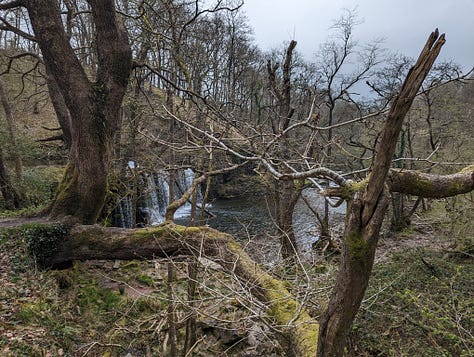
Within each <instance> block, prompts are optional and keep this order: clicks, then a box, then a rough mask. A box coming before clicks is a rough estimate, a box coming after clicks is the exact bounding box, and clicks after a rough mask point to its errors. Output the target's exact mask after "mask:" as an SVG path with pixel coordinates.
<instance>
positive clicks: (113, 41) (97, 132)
mask: <svg viewBox="0 0 474 357" xmlns="http://www.w3.org/2000/svg"><path fill="white" fill-rule="evenodd" d="M88 2H89V5H90V7H91V11H92V18H93V21H94V24H95V28H96V42H97V52H98V53H97V55H98V66H97V73H96V79H95V82H90V81H89V79H88V78H87V75H86V73H85V71H84V69H83V68H82V66H81V64H80V63H79V60H78V59H77V58H76V56H75V54H74V51H73V49H72V48H71V45H70V43H69V39H68V36H67V34H66V32H65V30H64V28H63V23H62V20H61V14H60V9H59V5H58V2H57V1H56V0H44V1H33V0H30V1H25V4H26V8H27V10H28V14H29V17H30V20H31V24H32V27H33V30H34V32H35V36H36V39H37V42H38V45H39V47H40V49H41V52H42V55H43V59H44V63H45V66H46V67H47V70H48V73H51V75H52V76H53V77H54V79H55V81H56V83H57V85H58V87H59V89H60V91H61V93H62V95H63V98H64V101H65V103H66V105H67V108H68V109H69V114H70V116H71V150H70V155H69V162H68V165H67V168H66V171H65V175H64V178H63V180H62V182H61V184H60V185H59V188H58V191H57V194H56V196H55V199H54V202H53V206H52V209H51V217H53V218H58V217H64V216H72V217H74V218H75V219H76V220H77V221H79V222H82V223H95V222H96V221H97V219H98V217H99V214H100V212H101V210H102V207H103V205H104V201H105V195H106V192H107V182H108V173H109V169H110V164H111V155H112V149H113V148H112V146H113V136H114V132H115V131H116V129H117V125H118V123H119V109H120V106H121V103H122V99H123V96H124V94H125V90H126V88H127V84H128V78H129V75H130V71H131V50H130V44H129V42H128V38H127V33H126V31H125V28H124V26H123V24H122V21H121V19H120V18H119V17H118V15H117V14H116V12H115V5H114V1H113V0H103V1H99V0H89V1H88Z"/></svg>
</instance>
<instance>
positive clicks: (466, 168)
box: [459, 165, 474, 174]
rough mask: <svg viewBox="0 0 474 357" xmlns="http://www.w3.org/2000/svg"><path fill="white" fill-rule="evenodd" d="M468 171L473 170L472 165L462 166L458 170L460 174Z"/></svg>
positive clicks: (473, 166)
mask: <svg viewBox="0 0 474 357" xmlns="http://www.w3.org/2000/svg"><path fill="white" fill-rule="evenodd" d="M469 172H474V165H469V166H466V167H465V168H463V169H462V170H461V171H459V173H460V174H466V173H469Z"/></svg>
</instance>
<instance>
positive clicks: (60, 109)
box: [46, 67, 72, 149]
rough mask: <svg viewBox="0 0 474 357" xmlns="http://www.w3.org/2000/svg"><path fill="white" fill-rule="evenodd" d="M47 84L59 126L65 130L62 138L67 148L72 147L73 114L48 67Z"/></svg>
mask: <svg viewBox="0 0 474 357" xmlns="http://www.w3.org/2000/svg"><path fill="white" fill-rule="evenodd" d="M46 84H47V85H48V92H49V97H50V98H51V103H52V104H53V107H54V111H55V112H56V117H57V118H58V123H59V126H60V128H61V130H62V132H63V134H62V140H63V141H64V145H65V146H66V148H67V149H70V148H71V142H72V139H71V116H70V115H69V109H68V108H67V105H66V102H65V101H64V97H63V94H62V93H61V89H60V88H59V86H58V84H57V83H56V79H54V76H53V75H52V74H51V73H50V72H49V70H48V67H46Z"/></svg>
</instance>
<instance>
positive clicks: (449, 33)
mask: <svg viewBox="0 0 474 357" xmlns="http://www.w3.org/2000/svg"><path fill="white" fill-rule="evenodd" d="M356 6H357V12H358V16H359V18H360V19H361V20H362V21H363V23H362V24H361V25H358V26H357V27H356V28H355V31H354V38H355V39H357V40H359V42H360V43H363V42H370V41H371V40H374V39H376V38H384V39H385V41H384V44H383V46H384V47H385V48H387V49H388V50H390V51H391V52H399V53H402V54H404V55H407V56H410V57H417V56H418V54H419V52H420V51H421V48H422V46H423V45H424V44H425V41H426V39H427V38H428V35H429V34H430V33H431V31H433V30H434V29H435V28H436V27H438V28H439V30H440V32H441V33H446V39H447V42H446V44H445V45H444V47H443V49H442V51H441V55H440V59H441V60H454V62H456V63H458V64H460V65H461V66H462V68H463V71H467V70H469V69H470V68H472V67H473V66H474V0H391V1H388V0H358V1H349V0H245V4H244V7H243V10H244V11H245V13H246V15H247V17H248V18H249V20H250V25H251V26H252V28H253V30H254V38H255V40H256V42H257V44H258V45H259V46H260V47H261V48H262V49H264V50H266V49H271V48H278V47H280V46H281V44H282V43H283V42H284V41H289V40H291V39H295V40H296V41H298V46H297V49H298V50H299V51H300V52H301V53H302V54H303V55H304V56H305V57H306V58H307V59H311V57H313V55H314V53H315V52H316V51H317V50H318V48H319V45H320V44H321V43H323V42H324V41H325V40H326V39H327V37H328V35H329V34H330V33H331V30H330V27H331V25H332V23H333V20H335V19H337V18H339V17H340V16H341V15H342V13H343V11H342V9H354V8H355V7H356Z"/></svg>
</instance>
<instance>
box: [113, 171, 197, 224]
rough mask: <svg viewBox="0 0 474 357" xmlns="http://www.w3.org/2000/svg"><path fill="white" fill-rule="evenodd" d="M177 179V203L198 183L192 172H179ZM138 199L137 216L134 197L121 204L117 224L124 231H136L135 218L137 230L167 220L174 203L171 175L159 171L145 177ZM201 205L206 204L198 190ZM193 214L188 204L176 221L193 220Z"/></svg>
mask: <svg viewBox="0 0 474 357" xmlns="http://www.w3.org/2000/svg"><path fill="white" fill-rule="evenodd" d="M175 176H176V179H175V182H174V183H173V185H174V187H175V197H174V199H177V198H179V197H181V196H182V194H183V193H184V192H186V191H187V190H188V189H189V188H190V187H191V185H192V183H193V180H194V171H193V170H191V169H189V168H188V169H185V170H178V171H177V172H176V175H175ZM136 181H137V182H138V184H137V185H138V187H136V188H135V189H136V190H137V191H138V197H136V201H137V202H136V205H135V207H136V212H132V210H133V206H134V205H133V204H132V197H131V196H130V195H127V196H125V197H123V198H122V199H121V200H120V203H119V204H118V205H117V207H116V209H115V215H114V216H115V217H120V219H116V220H115V222H114V224H115V225H116V226H119V227H123V228H133V227H132V226H133V224H132V222H133V220H132V217H133V215H135V217H136V221H137V222H136V223H137V226H144V225H152V226H155V225H158V224H160V223H162V222H163V221H164V220H165V214H166V207H168V205H169V203H170V195H169V189H170V184H171V183H170V175H169V173H168V172H166V171H158V172H154V173H141V174H140V177H139V179H138V180H136ZM197 190H198V192H197V195H198V202H202V193H201V190H200V187H198V189H197ZM190 212H191V203H190V202H186V203H185V204H184V205H183V206H182V207H180V208H179V209H178V210H177V211H176V213H175V218H183V217H186V216H189V214H190Z"/></svg>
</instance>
